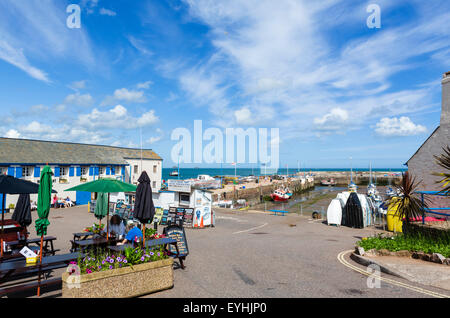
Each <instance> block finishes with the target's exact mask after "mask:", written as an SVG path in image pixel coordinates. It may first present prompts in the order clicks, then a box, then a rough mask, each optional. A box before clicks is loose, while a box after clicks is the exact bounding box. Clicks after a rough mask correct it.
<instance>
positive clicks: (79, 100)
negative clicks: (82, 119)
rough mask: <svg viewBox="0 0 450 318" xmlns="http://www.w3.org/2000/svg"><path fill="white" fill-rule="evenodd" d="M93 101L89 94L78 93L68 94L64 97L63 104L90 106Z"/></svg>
mask: <svg viewBox="0 0 450 318" xmlns="http://www.w3.org/2000/svg"><path fill="white" fill-rule="evenodd" d="M93 102H94V99H93V98H92V96H91V95H90V94H84V95H81V94H79V93H75V94H69V95H67V97H66V98H65V99H64V104H66V105H77V106H84V107H86V106H90V105H92V103H93Z"/></svg>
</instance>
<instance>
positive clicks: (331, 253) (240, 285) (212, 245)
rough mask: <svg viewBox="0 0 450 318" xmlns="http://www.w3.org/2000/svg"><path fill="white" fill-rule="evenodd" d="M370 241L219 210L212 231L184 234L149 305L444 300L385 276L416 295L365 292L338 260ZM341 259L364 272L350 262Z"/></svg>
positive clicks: (316, 225)
mask: <svg viewBox="0 0 450 318" xmlns="http://www.w3.org/2000/svg"><path fill="white" fill-rule="evenodd" d="M373 234H374V230H373V229H351V228H346V227H339V228H337V227H331V226H328V225H326V224H323V223H322V221H319V220H311V219H309V218H308V217H301V216H298V215H288V216H284V217H283V216H273V215H268V214H263V213H251V212H241V211H239V212H236V211H229V210H225V209H220V211H219V210H217V211H216V227H215V228H205V229H186V236H187V239H188V245H189V250H190V255H189V256H188V257H187V259H186V262H185V265H186V266H187V267H186V269H185V270H181V269H177V270H175V273H174V279H175V282H174V285H175V286H174V288H173V289H170V290H167V291H163V292H159V293H156V294H153V295H149V296H147V297H189V298H190V297H193V298H196V297H237V298H241V297H257V298H276V297H289V298H291V297H345V298H348V297H376V298H379V297H414V298H417V297H419V298H421V297H432V295H431V294H429V293H426V291H428V290H429V291H435V292H438V293H440V294H444V295H449V294H448V292H446V291H444V290H441V289H437V288H432V287H429V286H423V285H419V284H414V283H411V282H408V281H405V280H402V279H400V278H397V277H393V276H390V275H387V274H384V273H381V276H382V277H389V278H390V279H392V280H394V281H398V282H400V283H403V284H407V286H409V285H413V286H417V287H418V288H419V289H416V290H411V289H409V288H405V287H402V286H398V285H397V284H395V283H387V282H384V281H382V282H381V285H380V288H369V287H368V285H367V280H368V277H367V276H366V275H364V274H362V273H359V272H357V271H355V270H354V269H351V268H349V267H347V266H345V265H344V264H343V262H341V261H340V260H339V259H338V255H339V254H340V253H341V252H342V251H346V250H349V249H353V247H354V245H355V242H356V241H357V240H358V239H359V238H360V237H364V236H369V235H373ZM343 259H344V260H345V261H346V262H348V263H349V264H351V265H353V266H355V267H357V268H360V269H362V270H365V269H366V268H364V267H363V266H360V265H358V264H356V263H355V262H353V261H352V260H350V259H349V257H348V254H347V255H346V256H345V257H344V258H343ZM404 286H405V285H404ZM420 288H422V289H423V290H424V291H425V292H421V291H422V289H420ZM449 296H450V295H449Z"/></svg>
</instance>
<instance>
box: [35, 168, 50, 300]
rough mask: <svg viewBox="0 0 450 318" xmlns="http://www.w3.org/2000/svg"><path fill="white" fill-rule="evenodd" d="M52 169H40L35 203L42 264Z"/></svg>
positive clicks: (39, 291) (39, 292)
mask: <svg viewBox="0 0 450 318" xmlns="http://www.w3.org/2000/svg"><path fill="white" fill-rule="evenodd" d="M52 176H53V172H52V169H51V168H50V167H49V166H48V165H47V166H45V167H44V169H42V172H41V179H40V181H39V192H38V201H37V212H38V216H39V219H37V220H36V232H37V234H38V235H40V236H41V249H40V253H39V259H40V262H41V264H42V245H43V244H44V235H46V234H47V227H48V226H49V224H50V222H49V221H48V213H49V212H50V200H51V197H52ZM38 282H39V283H38V284H39V285H38V297H39V296H40V295H41V287H40V283H41V271H40V268H39V280H38Z"/></svg>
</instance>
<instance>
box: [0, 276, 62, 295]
mask: <svg viewBox="0 0 450 318" xmlns="http://www.w3.org/2000/svg"><path fill="white" fill-rule="evenodd" d="M61 283H62V279H61V277H57V278H52V279H46V280H44V281H41V282H40V283H39V282H32V283H27V284H22V285H18V286H13V287H8V288H0V297H2V296H6V295H9V294H14V293H17V292H21V291H26V290H30V289H34V288H38V287H48V286H51V285H58V284H61Z"/></svg>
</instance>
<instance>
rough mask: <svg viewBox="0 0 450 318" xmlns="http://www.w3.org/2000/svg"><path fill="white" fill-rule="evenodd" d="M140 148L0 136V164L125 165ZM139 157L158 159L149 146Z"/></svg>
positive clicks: (138, 153) (135, 156)
mask: <svg viewBox="0 0 450 318" xmlns="http://www.w3.org/2000/svg"><path fill="white" fill-rule="evenodd" d="M140 158H141V149H132V148H121V147H113V146H101V145H89V144H78V143H69V142H54V141H42V140H29V139H15V138H0V164H46V163H48V164H97V165H103V164H110V165H124V164H127V162H126V160H125V159H140ZM142 158H143V159H154V160H162V158H161V157H160V156H159V155H158V154H156V153H155V152H154V151H153V150H151V149H143V150H142Z"/></svg>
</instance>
